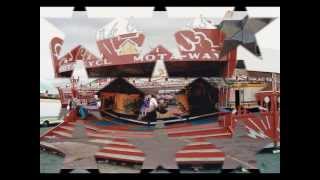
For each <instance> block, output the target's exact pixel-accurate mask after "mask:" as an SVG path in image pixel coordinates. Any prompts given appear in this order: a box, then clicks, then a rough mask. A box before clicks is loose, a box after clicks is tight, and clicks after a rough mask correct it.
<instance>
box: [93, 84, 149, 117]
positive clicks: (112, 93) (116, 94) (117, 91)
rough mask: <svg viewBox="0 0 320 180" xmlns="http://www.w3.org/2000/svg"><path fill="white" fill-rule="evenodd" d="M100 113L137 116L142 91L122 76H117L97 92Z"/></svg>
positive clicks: (141, 100) (142, 96)
mask: <svg viewBox="0 0 320 180" xmlns="http://www.w3.org/2000/svg"><path fill="white" fill-rule="evenodd" d="M97 95H98V97H99V98H100V99H101V112H102V114H108V115H116V116H120V117H127V118H137V117H138V115H139V110H140V107H141V105H142V103H143V98H144V93H143V92H142V91H141V90H139V89H138V88H136V87H135V86H133V85H132V84H130V83H129V82H128V81H126V80H125V79H123V78H117V79H115V80H113V81H112V82H110V83H109V84H108V85H107V86H105V87H104V88H102V89H101V90H100V91H98V93H97Z"/></svg>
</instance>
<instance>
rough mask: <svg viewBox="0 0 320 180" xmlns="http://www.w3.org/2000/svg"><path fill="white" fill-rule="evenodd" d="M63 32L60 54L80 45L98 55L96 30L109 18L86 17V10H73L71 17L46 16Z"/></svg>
mask: <svg viewBox="0 0 320 180" xmlns="http://www.w3.org/2000/svg"><path fill="white" fill-rule="evenodd" d="M46 19H47V20H48V21H49V22H50V23H52V24H53V25H54V26H56V27H57V28H58V29H60V30H61V31H63V32H64V34H65V38H64V42H63V45H62V48H61V51H60V55H62V56H63V55H65V54H67V53H68V52H70V51H71V50H72V49H73V48H75V47H77V46H79V45H81V46H83V47H84V48H86V49H88V51H89V52H90V53H92V54H93V55H95V56H97V57H100V52H99V51H98V46H97V43H96V41H97V40H96V37H97V31H98V29H99V28H101V27H102V26H103V25H105V24H107V23H108V22H109V21H111V18H88V15H87V11H73V14H72V17H71V18H46Z"/></svg>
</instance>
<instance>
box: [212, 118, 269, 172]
mask: <svg viewBox="0 0 320 180" xmlns="http://www.w3.org/2000/svg"><path fill="white" fill-rule="evenodd" d="M247 134H248V132H247V130H246V128H245V124H244V123H243V122H242V121H238V122H237V123H236V125H235V128H234V134H233V136H232V138H229V139H211V138H210V139H208V140H207V141H208V142H210V143H212V144H214V145H216V146H217V148H219V149H221V150H222V151H223V152H224V153H225V160H224V163H223V169H236V168H238V167H239V166H241V167H243V168H246V169H258V168H257V165H256V154H257V153H258V152H259V151H260V150H262V149H263V148H264V147H265V146H267V145H268V144H269V143H270V142H272V140H271V139H269V138H268V139H253V138H249V137H248V135H247Z"/></svg>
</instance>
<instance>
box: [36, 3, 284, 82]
mask: <svg viewBox="0 0 320 180" xmlns="http://www.w3.org/2000/svg"><path fill="white" fill-rule="evenodd" d="M72 9H73V8H72V7H59V8H57V7H50V8H49V7H45V8H44V7H41V8H40V77H41V79H46V80H49V81H51V80H52V79H53V78H54V73H53V66H52V60H51V56H50V49H49V42H50V40H51V38H52V37H54V36H57V37H61V38H63V37H64V34H63V32H62V31H60V30H59V29H57V28H56V27H54V26H53V25H51V24H50V23H49V22H48V21H46V20H45V17H71V15H72ZM232 9H233V7H211V8H210V7H194V8H191V7H187V8H178V7H168V8H167V11H168V15H169V17H194V18H196V17H199V16H200V15H203V16H205V17H212V18H215V17H218V18H219V17H221V18H222V17H223V16H224V14H225V12H226V11H227V10H232ZM152 10H153V8H152V7H128V8H122V7H108V8H102V7H99V8H94V7H91V8H90V7H89V8H87V11H88V15H89V17H131V16H133V17H151V15H152ZM247 10H248V13H249V16H250V17H276V18H277V19H276V20H275V21H273V22H272V23H271V24H269V25H268V26H267V27H265V28H264V29H262V30H261V31H260V32H259V33H258V34H257V35H256V37H257V41H258V43H259V46H260V48H261V52H262V56H263V60H260V59H258V58H256V57H255V56H254V55H252V54H250V53H249V52H248V51H247V50H245V49H244V48H241V47H240V48H238V59H245V60H246V65H247V68H248V69H250V70H258V71H270V72H280V8H278V7H249V8H247ZM123 12H126V13H123Z"/></svg>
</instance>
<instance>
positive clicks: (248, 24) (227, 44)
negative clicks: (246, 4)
mask: <svg viewBox="0 0 320 180" xmlns="http://www.w3.org/2000/svg"><path fill="white" fill-rule="evenodd" d="M274 19H275V18H249V16H248V13H247V12H246V11H227V12H226V14H225V16H224V17H223V19H222V21H221V23H220V24H219V25H218V27H219V29H220V30H221V31H223V32H224V33H225V36H226V37H225V40H224V48H223V50H222V52H221V56H224V55H226V54H227V53H228V52H230V51H231V50H232V49H234V48H237V47H238V46H239V45H242V46H243V47H245V48H246V49H247V50H249V51H250V52H251V53H253V54H254V55H256V56H258V57H261V52H260V48H259V46H258V43H257V40H256V37H255V34H256V33H257V32H259V31H260V30H261V29H263V28H264V27H265V26H267V25H268V24H270V23H271V22H272V21H273V20H274Z"/></svg>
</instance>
